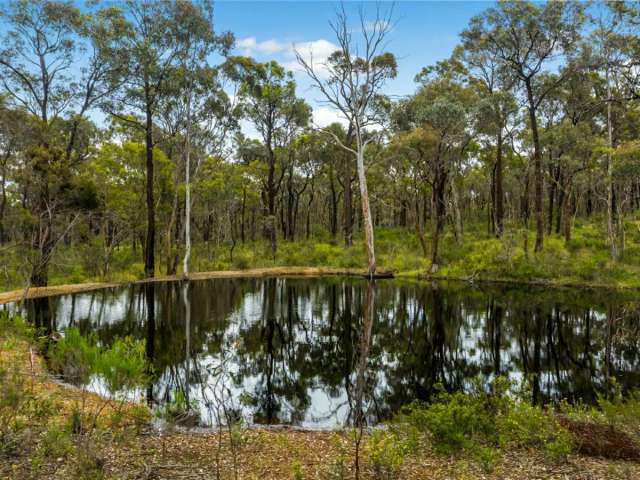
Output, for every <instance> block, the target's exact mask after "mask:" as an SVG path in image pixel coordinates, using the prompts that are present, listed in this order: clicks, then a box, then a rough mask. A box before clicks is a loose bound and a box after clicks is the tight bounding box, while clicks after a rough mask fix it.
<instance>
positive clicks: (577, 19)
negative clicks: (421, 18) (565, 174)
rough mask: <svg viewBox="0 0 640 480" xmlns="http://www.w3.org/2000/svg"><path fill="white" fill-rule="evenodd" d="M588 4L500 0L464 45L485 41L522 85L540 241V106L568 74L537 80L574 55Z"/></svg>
mask: <svg viewBox="0 0 640 480" xmlns="http://www.w3.org/2000/svg"><path fill="white" fill-rule="evenodd" d="M584 9H585V6H584V5H583V4H581V3H579V2H573V1H571V2H561V1H557V0H552V1H550V2H547V3H545V4H542V5H538V4H534V3H532V2H515V1H508V2H507V1H505V2H500V3H499V4H498V5H497V6H496V7H492V8H489V9H487V10H486V11H485V12H483V13H482V14H480V15H478V16H476V17H474V18H472V19H471V22H470V25H469V27H468V28H467V29H466V30H465V31H464V32H463V33H462V39H463V45H464V46H465V47H466V48H467V49H469V50H472V49H473V48H476V47H478V46H479V47H481V48H482V49H483V50H486V51H487V52H489V54H490V55H491V56H493V57H495V58H497V59H499V61H500V62H501V63H502V64H503V66H504V67H505V68H506V69H508V71H509V72H510V74H511V75H512V76H513V78H514V80H516V81H517V82H518V84H519V85H520V86H521V87H522V90H523V95H524V97H525V103H526V105H527V112H528V116H529V128H530V129H531V137H532V141H533V164H534V165H533V167H534V184H535V195H534V200H535V201H534V203H535V215H536V243H535V251H540V250H541V249H542V247H543V243H544V212H543V186H544V184H543V166H542V164H543V161H542V147H541V144H540V134H539V128H538V108H539V106H540V103H541V102H542V101H543V100H544V98H545V97H546V96H547V95H548V94H549V93H550V92H551V91H552V90H553V89H555V88H557V87H558V86H560V85H561V84H562V82H563V81H564V80H565V76H564V75H559V76H558V77H557V79H556V82H554V83H552V84H551V85H544V86H541V85H540V82H538V77H539V75H540V74H542V73H544V72H545V70H546V69H548V68H549V67H550V66H551V65H553V63H554V62H557V61H558V60H559V58H560V57H562V56H568V55H570V54H571V53H572V52H573V51H574V50H576V49H577V45H578V42H579V41H580V40H581V30H582V27H583V25H584V21H585V14H584Z"/></svg>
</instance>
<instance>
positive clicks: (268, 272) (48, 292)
mask: <svg viewBox="0 0 640 480" xmlns="http://www.w3.org/2000/svg"><path fill="white" fill-rule="evenodd" d="M380 273H381V274H382V275H384V276H385V278H389V277H393V278H398V279H417V280H424V281H453V282H466V283H472V284H483V283H484V284H500V285H513V286H519V285H522V286H535V287H554V288H555V287H561V288H577V289H590V290H612V291H637V290H639V288H638V287H635V286H627V285H607V284H600V283H589V282H575V281H563V280H542V279H540V280H535V279H534V280H528V281H524V280H516V279H509V278H482V277H477V276H471V277H456V276H449V275H437V274H436V275H428V274H424V273H421V272H414V271H411V272H402V271H400V272H391V271H387V270H381V271H380ZM273 276H307V277H322V276H346V277H366V271H365V270H364V269H354V268H333V267H267V268H253V269H247V270H218V271H210V272H195V273H192V274H191V275H189V277H188V279H189V280H208V279H214V278H251V277H254V278H262V277H273ZM184 279H185V277H183V276H181V275H162V276H158V277H154V278H149V279H142V280H136V281H132V282H89V283H74V284H65V285H52V286H49V287H32V288H29V289H27V290H26V293H25V289H18V290H10V291H7V292H2V293H0V305H3V304H7V303H13V302H17V301H20V300H22V299H25V298H26V299H32V298H42V297H51V296H55V295H65V294H73V293H82V292H90V291H92V290H99V289H102V288H112V287H120V286H123V285H129V284H144V283H148V282H174V281H180V280H184Z"/></svg>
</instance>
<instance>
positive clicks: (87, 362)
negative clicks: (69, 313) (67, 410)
mask: <svg viewBox="0 0 640 480" xmlns="http://www.w3.org/2000/svg"><path fill="white" fill-rule="evenodd" d="M99 352H100V350H99V348H98V347H97V345H96V344H95V338H87V337H84V336H83V335H81V334H80V330H78V329H77V328H69V329H67V330H66V331H65V334H64V337H62V338H61V339H60V340H59V341H58V342H56V343H55V344H54V345H53V347H52V348H51V349H50V354H49V364H50V366H51V368H52V369H53V370H54V371H56V372H59V373H60V374H61V375H63V376H64V378H65V380H66V381H67V382H70V383H72V384H74V385H88V384H89V382H90V380H91V375H92V374H94V373H95V371H96V370H95V365H96V363H97V360H98V357H99Z"/></svg>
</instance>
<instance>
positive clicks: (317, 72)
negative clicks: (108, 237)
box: [296, 7, 397, 277]
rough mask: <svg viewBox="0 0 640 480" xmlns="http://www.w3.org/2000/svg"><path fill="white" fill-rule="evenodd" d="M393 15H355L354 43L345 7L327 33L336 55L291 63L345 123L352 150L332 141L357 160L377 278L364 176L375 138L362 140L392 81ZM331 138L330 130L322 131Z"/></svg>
mask: <svg viewBox="0 0 640 480" xmlns="http://www.w3.org/2000/svg"><path fill="white" fill-rule="evenodd" d="M392 14H393V11H392V10H389V11H388V12H387V13H385V14H381V12H380V11H379V10H378V11H377V12H376V17H375V18H374V19H373V21H367V19H366V18H365V15H364V12H363V11H361V12H360V18H359V20H360V21H359V25H358V27H357V30H359V32H360V33H361V38H360V41H359V42H358V41H356V40H354V38H353V32H354V29H353V27H352V26H351V25H349V22H348V18H347V14H346V12H345V10H344V7H343V8H342V10H341V11H339V12H338V14H337V18H336V20H335V21H333V22H331V23H330V25H331V28H332V30H333V32H334V33H335V36H336V40H337V42H338V48H339V49H338V50H336V51H335V52H334V53H332V54H331V55H330V56H329V58H328V59H327V61H326V62H325V63H324V64H323V65H317V64H314V62H313V57H311V58H310V59H306V58H305V57H304V56H303V55H302V54H301V53H300V52H298V51H296V57H297V59H298V62H299V63H300V65H301V66H302V67H303V68H304V70H305V71H306V73H307V74H308V76H309V78H310V79H311V80H312V82H313V84H314V86H315V87H316V88H317V89H318V90H319V91H320V92H321V94H322V96H323V101H324V102H325V103H326V104H328V105H330V106H331V107H332V108H335V109H336V110H338V111H339V112H340V114H341V115H342V116H343V117H344V118H345V119H346V120H347V121H348V123H349V125H350V127H351V128H353V134H354V139H355V146H354V147H355V148H352V146H351V145H349V144H345V143H343V142H341V141H340V139H339V138H338V137H337V136H335V135H332V137H333V138H334V140H335V141H336V142H337V143H338V144H339V145H340V146H341V147H342V148H343V149H345V150H346V151H348V152H351V153H352V154H353V155H355V157H356V169H357V172H358V183H359V184H360V200H361V203H362V220H363V228H364V234H365V240H366V247H367V257H368V269H367V272H368V275H369V276H370V277H372V276H373V275H374V274H375V272H376V257H375V247H374V234H373V223H372V220H371V208H370V204H369V192H368V188H367V177H366V173H365V165H364V156H365V149H366V147H367V145H368V144H369V143H370V142H372V141H374V140H376V136H374V135H367V129H368V128H372V127H375V126H378V127H380V124H381V121H382V120H383V115H381V110H380V103H381V100H382V93H381V92H382V88H383V87H384V85H385V83H386V82H387V81H388V80H390V79H393V78H395V77H396V74H397V63H396V59H395V57H394V55H393V54H392V53H389V52H383V49H384V48H385V47H386V40H387V38H388V35H389V33H390V32H391V30H392V28H393V23H392ZM326 131H327V132H328V133H329V134H332V132H331V131H330V130H326Z"/></svg>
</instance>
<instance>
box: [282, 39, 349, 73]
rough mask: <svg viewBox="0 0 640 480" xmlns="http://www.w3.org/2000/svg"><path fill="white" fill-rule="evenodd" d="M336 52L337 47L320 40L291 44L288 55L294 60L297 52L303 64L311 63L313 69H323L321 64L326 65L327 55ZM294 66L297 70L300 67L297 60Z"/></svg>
mask: <svg viewBox="0 0 640 480" xmlns="http://www.w3.org/2000/svg"><path fill="white" fill-rule="evenodd" d="M336 50H338V46H337V45H336V44H335V43H332V42H330V41H329V40H325V39H324V38H321V39H320V40H313V41H311V42H300V43H296V44H292V45H291V49H290V52H289V55H290V56H291V57H293V59H294V60H295V57H296V52H298V54H300V56H301V57H302V58H303V59H304V61H305V62H307V63H309V64H311V63H312V62H313V65H314V67H316V68H321V69H324V66H323V64H324V63H326V61H327V58H329V55H331V54H332V53H333V52H335V51H336ZM295 64H296V69H298V70H299V69H300V66H299V65H298V62H297V60H295ZM292 70H293V68H292Z"/></svg>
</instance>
